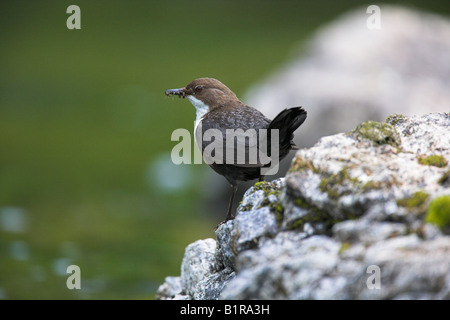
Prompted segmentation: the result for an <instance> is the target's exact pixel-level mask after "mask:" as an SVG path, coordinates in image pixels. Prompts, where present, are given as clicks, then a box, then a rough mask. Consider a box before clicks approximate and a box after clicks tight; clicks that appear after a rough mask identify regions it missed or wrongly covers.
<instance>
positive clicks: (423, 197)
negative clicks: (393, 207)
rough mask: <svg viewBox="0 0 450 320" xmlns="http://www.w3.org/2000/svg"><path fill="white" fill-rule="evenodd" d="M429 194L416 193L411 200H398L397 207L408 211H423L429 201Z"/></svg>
mask: <svg viewBox="0 0 450 320" xmlns="http://www.w3.org/2000/svg"><path fill="white" fill-rule="evenodd" d="M428 197H429V194H428V193H426V192H424V191H417V192H415V193H414V194H413V195H412V196H411V197H410V198H404V199H399V200H397V205H399V206H401V207H405V208H407V209H415V208H418V209H421V207H422V206H423V205H424V204H425V202H426V201H427V200H428Z"/></svg>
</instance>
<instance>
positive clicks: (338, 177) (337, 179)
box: [319, 167, 358, 200]
mask: <svg viewBox="0 0 450 320" xmlns="http://www.w3.org/2000/svg"><path fill="white" fill-rule="evenodd" d="M357 182H358V179H357V178H352V177H350V174H349V172H348V168H346V167H344V168H343V169H342V170H341V171H339V172H338V173H337V174H331V175H329V176H327V177H322V179H321V180H320V183H319V189H320V191H322V192H326V193H328V196H329V197H330V199H334V200H337V199H338V198H339V197H340V196H342V195H344V194H347V193H348V192H340V191H339V189H340V188H339V187H341V186H344V185H345V184H347V183H351V184H357Z"/></svg>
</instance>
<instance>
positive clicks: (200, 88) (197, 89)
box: [195, 86, 203, 93]
mask: <svg viewBox="0 0 450 320" xmlns="http://www.w3.org/2000/svg"><path fill="white" fill-rule="evenodd" d="M202 90H203V87H202V86H196V87H195V92H197V93H198V92H201V91H202Z"/></svg>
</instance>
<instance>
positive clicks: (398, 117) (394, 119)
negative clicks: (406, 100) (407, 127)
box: [386, 113, 406, 126]
mask: <svg viewBox="0 0 450 320" xmlns="http://www.w3.org/2000/svg"><path fill="white" fill-rule="evenodd" d="M405 121H406V117H405V116H404V115H402V114H397V113H396V114H391V115H390V116H389V117H387V119H386V123H389V124H392V125H393V126H395V125H397V124H400V123H403V122H405Z"/></svg>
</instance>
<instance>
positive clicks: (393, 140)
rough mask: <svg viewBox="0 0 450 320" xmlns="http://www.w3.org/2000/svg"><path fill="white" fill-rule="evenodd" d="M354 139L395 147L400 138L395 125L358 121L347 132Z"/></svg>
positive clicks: (398, 145)
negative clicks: (355, 125) (356, 124)
mask: <svg viewBox="0 0 450 320" xmlns="http://www.w3.org/2000/svg"><path fill="white" fill-rule="evenodd" d="M348 134H349V135H350V136H352V137H354V138H355V139H361V138H362V139H366V140H370V141H372V142H373V143H375V144H376V145H384V144H388V145H391V146H394V147H396V148H399V147H400V144H401V139H400V135H399V134H398V132H397V130H396V129H395V127H394V126H393V125H391V124H389V123H385V122H377V121H370V120H369V121H366V122H363V123H360V124H359V125H358V126H357V127H356V128H355V129H353V130H352V131H350V132H349V133H348Z"/></svg>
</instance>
